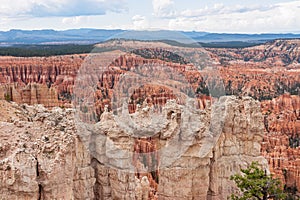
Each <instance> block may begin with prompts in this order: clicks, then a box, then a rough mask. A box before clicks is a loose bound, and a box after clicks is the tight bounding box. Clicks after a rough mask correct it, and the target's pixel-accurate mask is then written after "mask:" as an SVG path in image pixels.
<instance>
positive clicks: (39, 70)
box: [0, 55, 85, 108]
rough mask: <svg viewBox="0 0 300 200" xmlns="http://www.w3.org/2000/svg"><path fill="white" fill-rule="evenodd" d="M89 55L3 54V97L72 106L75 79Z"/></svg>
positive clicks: (0, 84) (0, 91) (0, 86)
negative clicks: (35, 55)
mask: <svg viewBox="0 0 300 200" xmlns="http://www.w3.org/2000/svg"><path fill="white" fill-rule="evenodd" d="M84 58H85V55H71V56H52V57H33V58H21V57H20V58H18V57H0V98H1V99H7V100H12V101H14V102H17V103H27V104H31V105H32V104H43V105H45V106H46V107H47V108H52V107H54V106H66V107H70V102H71V95H72V93H73V85H74V79H75V76H76V74H77V71H78V69H79V67H80V65H81V63H82V62H83V59H84Z"/></svg>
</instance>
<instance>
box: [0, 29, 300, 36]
mask: <svg viewBox="0 0 300 200" xmlns="http://www.w3.org/2000/svg"><path fill="white" fill-rule="evenodd" d="M70 30H102V31H124V32H126V31H133V32H159V31H170V32H182V33H193V32H194V33H207V34H228V35H231V34H232V35H266V34H270V35H285V34H291V35H299V34H300V30H299V31H295V32H209V31H195V30H191V31H188V30H168V29H155V30H151V29H150V30H134V29H121V28H115V29H105V28H88V27H85V28H70V29H52V28H48V29H18V28H12V29H9V30H0V32H6V33H7V32H11V31H56V32H64V31H70Z"/></svg>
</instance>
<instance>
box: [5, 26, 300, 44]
mask: <svg viewBox="0 0 300 200" xmlns="http://www.w3.org/2000/svg"><path fill="white" fill-rule="evenodd" d="M126 32H127V31H126V30H121V29H116V30H106V29H86V28H85V29H69V30H64V31H56V30H52V29H45V30H18V29H12V30H10V31H0V45H1V46H11V45H16V44H94V43H98V42H102V41H105V40H108V39H111V38H115V37H118V36H120V35H121V36H120V37H122V34H123V33H126ZM129 32H130V31H129ZM151 33H152V32H150V31H149V32H148V31H145V32H144V34H145V36H146V39H147V38H149V40H154V39H155V38H153V37H151V35H152V34H151ZM156 33H158V35H159V33H162V35H164V37H165V36H166V35H168V34H173V33H177V34H181V35H182V36H184V37H186V38H190V39H191V41H195V42H200V43H226V42H247V43H254V44H259V43H264V42H267V41H270V40H274V39H291V38H300V34H292V33H286V34H233V33H230V34H229V33H209V32H195V31H191V32H185V31H180V32H175V31H156ZM126 37H128V35H127V36H126ZM132 37H134V36H132ZM130 39H135V38H130ZM156 39H160V38H156Z"/></svg>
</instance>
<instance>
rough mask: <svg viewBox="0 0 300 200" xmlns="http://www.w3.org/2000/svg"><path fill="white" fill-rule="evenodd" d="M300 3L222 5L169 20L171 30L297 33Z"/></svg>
mask: <svg viewBox="0 0 300 200" xmlns="http://www.w3.org/2000/svg"><path fill="white" fill-rule="evenodd" d="M299 18H300V1H293V2H288V3H280V4H275V5H270V6H258V5H255V6H233V7H232V6H230V7H229V6H224V5H223V4H216V5H214V6H213V7H205V8H203V9H195V10H191V9H189V10H184V11H181V12H177V15H176V16H174V17H173V18H172V19H170V20H169V28H170V29H181V30H182V29H183V30H198V31H212V32H270V31H271V32H288V31H299V30H300V23H299V21H298V19H299Z"/></svg>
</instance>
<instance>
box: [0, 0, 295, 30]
mask: <svg viewBox="0 0 300 200" xmlns="http://www.w3.org/2000/svg"><path fill="white" fill-rule="evenodd" d="M299 19H300V0H260V1H257V0H223V1H220V0H0V30H1V31H7V30H10V29H24V30H40V29H55V30H66V29H77V28H98V29H125V30H181V31H206V32H216V33H300V21H299Z"/></svg>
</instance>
